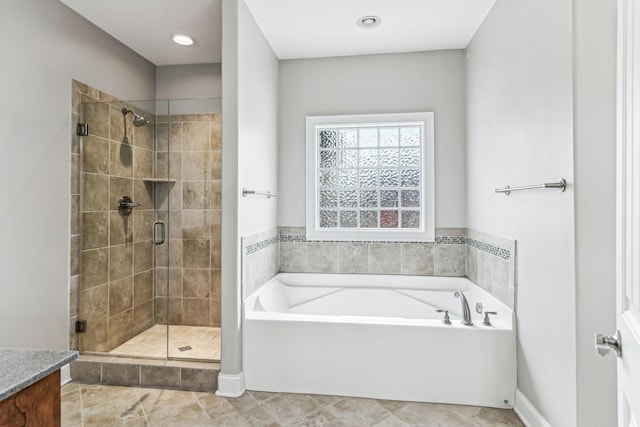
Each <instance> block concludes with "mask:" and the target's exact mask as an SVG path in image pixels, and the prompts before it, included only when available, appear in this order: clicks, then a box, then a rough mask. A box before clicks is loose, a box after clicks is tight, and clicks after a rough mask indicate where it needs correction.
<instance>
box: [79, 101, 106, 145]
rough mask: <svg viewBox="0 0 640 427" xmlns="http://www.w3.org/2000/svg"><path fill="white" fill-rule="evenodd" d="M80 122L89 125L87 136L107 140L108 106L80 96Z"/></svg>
mask: <svg viewBox="0 0 640 427" xmlns="http://www.w3.org/2000/svg"><path fill="white" fill-rule="evenodd" d="M81 100H82V103H83V105H82V121H83V122H84V123H87V124H88V125H89V135H96V136H101V137H103V138H109V105H108V104H105V103H104V102H99V101H98V100H97V99H92V98H90V97H88V96H84V95H83V96H82V98H81Z"/></svg>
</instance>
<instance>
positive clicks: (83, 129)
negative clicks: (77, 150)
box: [76, 123, 89, 136]
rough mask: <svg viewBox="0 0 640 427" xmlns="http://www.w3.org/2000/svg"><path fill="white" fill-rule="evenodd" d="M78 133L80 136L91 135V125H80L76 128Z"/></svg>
mask: <svg viewBox="0 0 640 427" xmlns="http://www.w3.org/2000/svg"><path fill="white" fill-rule="evenodd" d="M76 133H77V134H78V136H87V135H89V124H87V123H78V126H77V127H76Z"/></svg>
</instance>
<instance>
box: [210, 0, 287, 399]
mask: <svg viewBox="0 0 640 427" xmlns="http://www.w3.org/2000/svg"><path fill="white" fill-rule="evenodd" d="M222 7H223V18H222V22H223V23H222V26H223V60H222V73H223V76H224V81H223V87H222V90H223V96H222V103H223V116H222V139H223V141H224V147H225V149H224V150H223V153H222V156H223V159H222V164H223V165H225V164H238V169H237V171H234V170H232V169H231V168H225V167H223V168H222V173H223V176H222V181H223V192H222V223H223V229H222V241H223V245H224V246H223V248H222V343H221V350H222V355H221V360H222V365H221V373H220V377H219V381H220V382H219V387H220V388H219V391H218V392H219V393H220V394H222V395H227V396H230V395H239V394H241V393H242V391H243V390H244V383H243V380H242V344H241V339H242V325H241V305H242V292H241V275H240V268H241V265H240V259H241V257H240V250H241V243H240V238H241V237H242V236H245V235H249V234H254V233H256V232H259V231H267V230H270V229H273V228H275V227H276V226H277V204H276V202H275V200H274V199H273V198H272V199H267V198H265V197H260V196H253V197H246V198H243V197H242V196H241V192H242V188H243V187H246V188H249V189H253V190H269V191H271V192H273V193H277V191H278V188H277V184H278V180H277V178H278V176H277V162H278V159H277V137H278V135H277V124H278V123H277V103H278V93H277V88H278V59H277V58H276V56H275V54H274V53H273V51H272V49H271V47H270V46H269V43H268V42H267V40H266V39H265V37H264V35H263V34H262V31H261V30H260V28H259V27H258V25H257V23H256V22H255V20H254V18H253V16H252V15H251V12H250V11H249V9H248V8H247V5H246V4H245V2H244V1H243V0H238V1H235V0H224V1H223V5H222Z"/></svg>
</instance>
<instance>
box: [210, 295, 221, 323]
mask: <svg viewBox="0 0 640 427" xmlns="http://www.w3.org/2000/svg"><path fill="white" fill-rule="evenodd" d="M209 306H210V308H209V316H210V318H209V325H210V326H215V327H217V328H218V327H220V300H219V299H216V298H211V299H210V300H209Z"/></svg>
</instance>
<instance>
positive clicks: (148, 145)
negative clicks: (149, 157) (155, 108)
mask: <svg viewBox="0 0 640 427" xmlns="http://www.w3.org/2000/svg"><path fill="white" fill-rule="evenodd" d="M137 113H138V114H140V115H141V116H142V117H144V118H145V119H147V120H149V117H151V116H150V115H149V113H147V112H145V111H137ZM129 120H131V122H132V123H133V120H132V119H131V118H130V119H129ZM153 129H154V124H153V122H151V123H149V124H146V125H144V126H138V127H134V128H133V145H134V146H136V147H140V148H144V149H145V150H153V148H154V147H153V145H154V144H153V138H154V135H155V133H154V130H153Z"/></svg>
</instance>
